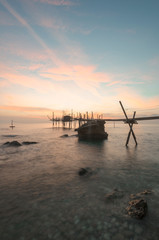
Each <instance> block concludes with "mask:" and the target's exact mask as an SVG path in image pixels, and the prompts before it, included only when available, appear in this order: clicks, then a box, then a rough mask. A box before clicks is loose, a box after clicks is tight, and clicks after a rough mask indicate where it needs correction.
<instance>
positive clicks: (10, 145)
mask: <svg viewBox="0 0 159 240" xmlns="http://www.w3.org/2000/svg"><path fill="white" fill-rule="evenodd" d="M3 145H6V146H8V147H19V146H21V144H20V143H19V142H18V141H12V142H6V143H4V144H3Z"/></svg>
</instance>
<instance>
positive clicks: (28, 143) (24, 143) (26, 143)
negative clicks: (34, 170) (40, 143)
mask: <svg viewBox="0 0 159 240" xmlns="http://www.w3.org/2000/svg"><path fill="white" fill-rule="evenodd" d="M22 144H23V145H30V144H37V142H22Z"/></svg>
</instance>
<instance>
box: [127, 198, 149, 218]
mask: <svg viewBox="0 0 159 240" xmlns="http://www.w3.org/2000/svg"><path fill="white" fill-rule="evenodd" d="M126 210H127V212H128V215H130V216H132V217H135V218H138V219H142V218H143V217H145V216H146V213H147V202H146V200H145V199H142V198H140V199H134V200H132V201H130V202H129V206H128V207H127V208H126Z"/></svg>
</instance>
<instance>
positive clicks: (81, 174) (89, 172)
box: [78, 167, 92, 176]
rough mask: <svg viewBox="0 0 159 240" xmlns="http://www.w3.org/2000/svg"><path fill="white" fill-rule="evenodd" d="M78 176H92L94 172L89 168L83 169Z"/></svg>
mask: <svg viewBox="0 0 159 240" xmlns="http://www.w3.org/2000/svg"><path fill="white" fill-rule="evenodd" d="M78 174H79V175H80V176H84V175H90V174H92V170H91V168H89V167H87V168H81V169H80V170H79V172H78Z"/></svg>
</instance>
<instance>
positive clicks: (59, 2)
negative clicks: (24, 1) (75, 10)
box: [34, 0, 75, 6]
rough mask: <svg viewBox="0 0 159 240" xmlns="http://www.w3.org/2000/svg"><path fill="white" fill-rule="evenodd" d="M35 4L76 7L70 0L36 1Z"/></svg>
mask: <svg viewBox="0 0 159 240" xmlns="http://www.w3.org/2000/svg"><path fill="white" fill-rule="evenodd" d="M34 1H35V2H41V3H45V4H50V5H54V6H72V5H75V3H74V2H73V1H69V0H34Z"/></svg>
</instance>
